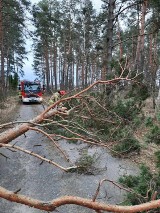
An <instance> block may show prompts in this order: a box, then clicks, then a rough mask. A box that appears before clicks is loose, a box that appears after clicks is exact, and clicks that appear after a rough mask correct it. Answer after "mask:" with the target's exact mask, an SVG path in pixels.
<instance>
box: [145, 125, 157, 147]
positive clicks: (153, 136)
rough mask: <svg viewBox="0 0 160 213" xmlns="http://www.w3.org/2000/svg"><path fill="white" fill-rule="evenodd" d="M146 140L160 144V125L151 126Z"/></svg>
mask: <svg viewBox="0 0 160 213" xmlns="http://www.w3.org/2000/svg"><path fill="white" fill-rule="evenodd" d="M146 142H147V143H155V144H160V127H159V126H157V125H153V126H152V127H151V128H150V131H149V133H147V135H146Z"/></svg>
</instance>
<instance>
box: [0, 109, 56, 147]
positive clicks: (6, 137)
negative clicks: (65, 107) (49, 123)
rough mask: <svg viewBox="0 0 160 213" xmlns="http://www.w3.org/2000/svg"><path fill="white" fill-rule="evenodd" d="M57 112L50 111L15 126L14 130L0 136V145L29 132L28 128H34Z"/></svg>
mask: <svg viewBox="0 0 160 213" xmlns="http://www.w3.org/2000/svg"><path fill="white" fill-rule="evenodd" d="M57 113H58V111H57V110H54V109H53V110H50V111H49V112H48V113H46V114H45V115H43V114H40V115H38V116H37V117H36V118H34V119H32V120H30V121H29V122H28V123H24V124H21V125H17V126H16V127H15V128H12V129H9V130H7V131H5V132H3V133H1V135H0V143H4V144H7V143H9V142H11V141H12V140H14V139H15V138H17V137H18V136H20V135H22V134H24V133H25V132H27V131H28V130H29V128H30V127H33V126H36V124H40V123H42V122H43V121H44V119H47V118H50V117H51V116H53V115H55V114H57Z"/></svg>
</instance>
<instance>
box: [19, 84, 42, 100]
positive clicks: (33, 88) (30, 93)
mask: <svg viewBox="0 0 160 213" xmlns="http://www.w3.org/2000/svg"><path fill="white" fill-rule="evenodd" d="M43 90H44V87H43V88H42V87H41V84H40V82H39V81H26V80H24V81H21V82H20V84H19V98H20V100H21V101H22V102H23V103H31V102H32V103H33V102H37V103H41V102H42V99H43V98H42V94H43Z"/></svg>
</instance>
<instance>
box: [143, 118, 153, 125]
mask: <svg viewBox="0 0 160 213" xmlns="http://www.w3.org/2000/svg"><path fill="white" fill-rule="evenodd" d="M145 126H146V127H148V126H153V118H151V117H147V118H146V119H145Z"/></svg>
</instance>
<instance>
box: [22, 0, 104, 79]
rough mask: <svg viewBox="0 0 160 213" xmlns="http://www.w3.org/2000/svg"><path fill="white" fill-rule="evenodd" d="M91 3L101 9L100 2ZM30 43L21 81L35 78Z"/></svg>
mask: <svg viewBox="0 0 160 213" xmlns="http://www.w3.org/2000/svg"><path fill="white" fill-rule="evenodd" d="M39 1H40V0H31V2H32V4H34V3H38V2H39ZM92 2H93V6H94V8H95V9H97V10H99V9H100V7H101V4H102V2H101V0H92ZM28 27H29V28H31V26H28ZM31 44H32V43H31V41H30V40H27V47H26V48H27V51H29V54H28V55H27V57H28V60H25V65H24V67H23V70H24V73H25V76H24V77H23V78H22V79H26V80H30V81H31V80H34V79H35V78H36V76H35V75H34V74H33V69H32V63H33V54H32V50H31Z"/></svg>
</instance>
